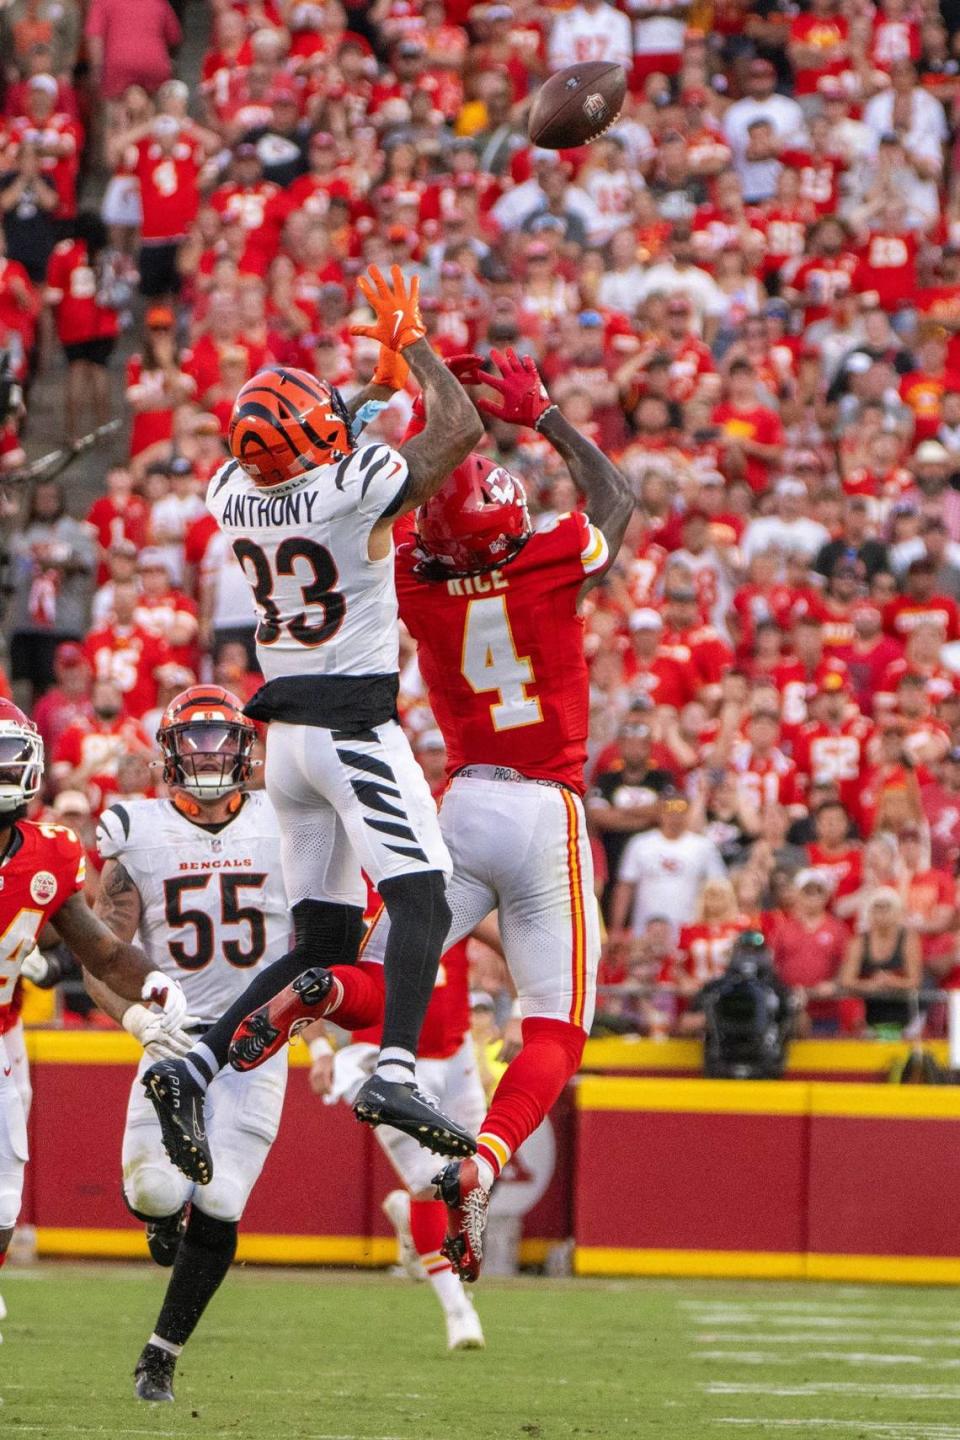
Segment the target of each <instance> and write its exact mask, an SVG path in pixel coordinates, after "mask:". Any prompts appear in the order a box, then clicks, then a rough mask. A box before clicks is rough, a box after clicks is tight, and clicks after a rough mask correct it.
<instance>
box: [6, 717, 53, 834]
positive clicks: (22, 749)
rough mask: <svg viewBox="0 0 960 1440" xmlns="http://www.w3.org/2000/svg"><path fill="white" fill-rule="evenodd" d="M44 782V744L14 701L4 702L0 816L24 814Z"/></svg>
mask: <svg viewBox="0 0 960 1440" xmlns="http://www.w3.org/2000/svg"><path fill="white" fill-rule="evenodd" d="M42 783H43V741H42V740H41V738H40V732H39V730H38V729H37V727H36V725H34V723H33V721H32V720H28V719H27V717H26V715H24V713H23V711H22V710H20V709H18V708H17V706H16V705H14V703H13V701H12V700H0V816H4V817H6V818H7V819H10V818H12V817H14V816H15V815H16V814H18V813H19V814H24V813H25V812H26V809H27V806H28V805H29V803H30V801H31V800H32V799H33V798H34V797H35V796H36V795H37V794H39V792H40V786H41V784H42Z"/></svg>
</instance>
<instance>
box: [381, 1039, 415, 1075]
mask: <svg viewBox="0 0 960 1440" xmlns="http://www.w3.org/2000/svg"><path fill="white" fill-rule="evenodd" d="M416 1067H417V1057H416V1056H415V1055H414V1054H413V1052H412V1051H410V1050H404V1049H402V1047H401V1046H399V1045H390V1046H388V1047H387V1048H386V1049H385V1050H381V1051H380V1054H379V1056H378V1058H377V1074H378V1075H380V1076H382V1077H383V1079H384V1080H395V1081H397V1082H398V1083H399V1084H401V1085H413V1084H414V1083H415V1081H416V1078H417V1068H416Z"/></svg>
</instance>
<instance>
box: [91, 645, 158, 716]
mask: <svg viewBox="0 0 960 1440" xmlns="http://www.w3.org/2000/svg"><path fill="white" fill-rule="evenodd" d="M83 649H84V654H85V655H86V657H87V659H88V660H89V661H90V665H91V667H92V669H93V675H94V679H95V680H112V681H113V683H114V685H116V687H117V689H118V690H119V691H120V693H121V695H122V696H123V703H124V706H125V707H126V711H127V714H128V715H132V716H133V718H134V719H135V720H139V718H140V716H141V715H143V714H144V713H145V711H147V710H152V709H153V707H154V705H156V703H157V671H158V670H159V668H160V666H161V665H166V664H168V663H169V661H170V651H169V649H168V647H167V644H166V641H165V640H161V639H159V638H158V637H157V636H156V635H151V634H149V633H148V632H147V631H146V630H144V629H142V627H141V626H139V625H127V626H123V627H119V626H116V625H105V626H104V628H103V629H102V630H94V631H92V632H91V634H89V635H88V636H87V638H86V640H85V641H84V642H83Z"/></svg>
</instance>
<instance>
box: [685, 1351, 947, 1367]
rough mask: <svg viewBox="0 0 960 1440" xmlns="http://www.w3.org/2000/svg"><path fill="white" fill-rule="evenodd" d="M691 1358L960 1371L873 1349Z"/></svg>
mask: <svg viewBox="0 0 960 1440" xmlns="http://www.w3.org/2000/svg"><path fill="white" fill-rule="evenodd" d="M692 1358H693V1359H695V1360H717V1361H725V1362H726V1363H728V1364H730V1365H809V1363H810V1361H811V1360H823V1361H824V1362H825V1363H827V1364H832V1365H876V1366H889V1365H923V1366H925V1367H926V1368H927V1369H928V1370H960V1359H954V1360H931V1358H930V1356H929V1355H886V1354H879V1353H876V1352H874V1351H871V1350H807V1351H805V1352H804V1353H803V1354H802V1355H799V1354H798V1355H784V1354H782V1353H781V1354H777V1353H776V1352H775V1351H772V1350H696V1351H694V1352H693V1356H692Z"/></svg>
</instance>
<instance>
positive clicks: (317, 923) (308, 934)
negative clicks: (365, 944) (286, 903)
mask: <svg viewBox="0 0 960 1440" xmlns="http://www.w3.org/2000/svg"><path fill="white" fill-rule="evenodd" d="M292 913H293V933H294V937H295V949H294V952H293V953H294V954H296V955H298V957H299V958H301V959H302V960H303V968H304V970H309V969H310V968H311V966H314V965H322V966H324V967H325V968H326V969H329V968H330V966H331V965H352V964H353V963H354V961H355V960H356V958H357V952H358V950H359V949H360V941H361V939H362V938H363V911H362V910H361V909H360V907H359V906H357V905H333V904H330V903H329V902H328V901H326V900H298V901H297V903H296V905H294V907H293V912H292Z"/></svg>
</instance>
